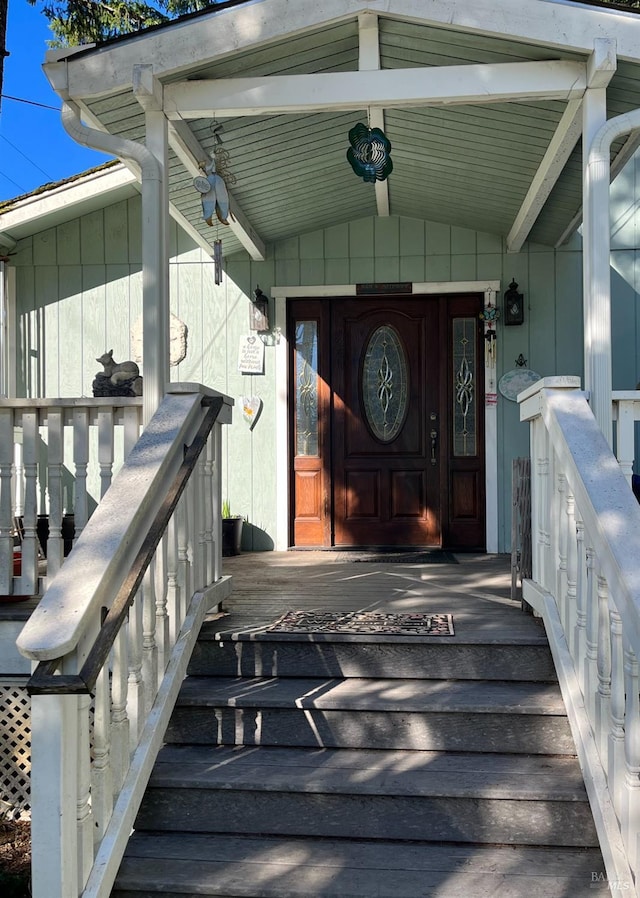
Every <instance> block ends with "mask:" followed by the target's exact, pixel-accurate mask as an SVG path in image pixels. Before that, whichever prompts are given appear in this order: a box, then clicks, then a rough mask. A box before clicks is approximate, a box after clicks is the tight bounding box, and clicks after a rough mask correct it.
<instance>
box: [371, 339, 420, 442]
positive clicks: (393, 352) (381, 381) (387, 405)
mask: <svg viewBox="0 0 640 898" xmlns="http://www.w3.org/2000/svg"><path fill="white" fill-rule="evenodd" d="M408 372H409V368H408V365H407V358H406V353H405V350H404V346H403V345H402V342H401V340H400V336H399V335H398V333H397V331H396V330H394V328H392V327H391V326H390V325H387V324H383V325H382V326H381V327H378V328H377V329H376V330H375V331H374V332H373V333H372V334H371V337H370V338H369V342H368V343H367V345H366V347H365V350H364V362H363V365H362V384H361V392H362V405H363V408H364V413H365V416H366V420H367V423H368V425H369V427H370V428H371V431H372V433H373V435H374V436H375V437H376V439H378V440H380V442H381V443H390V442H391V441H392V440H395V438H396V437H397V436H398V434H399V433H400V431H401V430H402V425H403V424H404V419H405V417H406V414H407V407H408V404H409V388H408V381H409V374H408Z"/></svg>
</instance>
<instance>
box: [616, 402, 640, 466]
mask: <svg viewBox="0 0 640 898" xmlns="http://www.w3.org/2000/svg"><path fill="white" fill-rule="evenodd" d="M612 399H613V403H612V417H613V423H614V428H615V431H614V432H615V444H616V457H617V459H618V462H619V463H620V467H621V468H622V473H623V474H624V476H625V477H626V478H627V481H628V483H631V475H632V474H633V466H634V463H635V458H636V422H637V421H640V390H624V391H615V392H614V393H613V394H612Z"/></svg>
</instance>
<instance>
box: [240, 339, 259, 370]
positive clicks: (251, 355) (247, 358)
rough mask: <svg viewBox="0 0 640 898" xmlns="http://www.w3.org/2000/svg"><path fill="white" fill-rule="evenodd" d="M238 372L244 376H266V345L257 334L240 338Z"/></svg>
mask: <svg viewBox="0 0 640 898" xmlns="http://www.w3.org/2000/svg"><path fill="white" fill-rule="evenodd" d="M238 371H240V372H241V373H242V374H264V343H263V342H262V340H261V339H260V337H257V336H256V335H255V334H251V336H248V337H247V336H244V337H240V346H239V349H238Z"/></svg>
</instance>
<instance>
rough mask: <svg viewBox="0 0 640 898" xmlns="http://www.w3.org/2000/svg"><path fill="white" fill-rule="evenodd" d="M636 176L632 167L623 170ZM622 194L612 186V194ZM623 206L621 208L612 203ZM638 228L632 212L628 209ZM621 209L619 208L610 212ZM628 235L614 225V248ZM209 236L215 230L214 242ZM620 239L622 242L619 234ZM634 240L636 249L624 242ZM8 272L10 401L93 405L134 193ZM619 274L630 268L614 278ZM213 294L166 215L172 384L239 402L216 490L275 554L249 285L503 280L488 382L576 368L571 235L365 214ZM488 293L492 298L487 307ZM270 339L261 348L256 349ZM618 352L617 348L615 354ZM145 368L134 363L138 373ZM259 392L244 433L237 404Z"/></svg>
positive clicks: (132, 229) (120, 345)
mask: <svg viewBox="0 0 640 898" xmlns="http://www.w3.org/2000/svg"><path fill="white" fill-rule="evenodd" d="M633 176H634V177H635V169H634V171H633ZM620 192H621V194H622V193H623V191H622V190H621V191H620ZM622 202H623V200H622V199H621V200H620V203H621V204H622ZM627 212H628V214H629V216H630V218H631V219H633V224H631V223H629V224H628V225H627V226H626V227H627V231H628V229H629V228H636V227H637V225H636V223H635V208H634V209H627ZM621 214H622V213H621ZM623 233H626V232H625V229H624V228H622V227H621V229H620V236H619V237H618V240H619V241H620V240H621V239H622V236H621V235H622V234H623ZM214 236H215V235H213V234H212V237H214ZM627 239H628V240H629V241H631V239H632V238H631V237H629V236H627ZM635 245H637V242H636V244H635ZM635 253H636V251H635V250H631V248H630V246H627V245H626V244H625V245H622V246H617V245H616V246H614V268H615V272H614V279H613V280H614V308H615V313H614V334H615V340H616V350H615V351H614V367H615V371H614V386H615V388H616V389H629V388H632V387H635V384H636V382H637V379H638V372H639V370H640V369H639V368H638V364H637V363H638V351H637V345H638V339H637V335H638V333H639V331H638V327H639V323H638V321H637V315H636V302H635V296H636V293H635V289H636V284H635V280H633V279H632V278H631V274H633V276H634V278H635V270H636V266H635V264H634V263H635ZM12 261H13V263H14V264H15V266H16V294H17V296H16V303H17V307H16V326H17V333H16V338H17V369H18V370H17V394H18V395H24V396H50V397H54V396H82V395H84V396H91V393H92V390H91V384H92V380H93V378H94V377H95V374H96V373H97V372H98V370H99V369H100V366H99V365H98V364H97V363H96V361H95V359H96V357H97V356H99V355H101V354H102V353H103V352H104V351H105V350H107V349H111V348H112V349H113V351H114V357H115V358H116V359H117V360H118V361H122V360H125V359H128V358H131V356H132V352H133V350H132V344H131V337H130V331H131V326H132V324H133V322H134V321H135V320H136V319H137V318H138V317H139V316H140V314H141V311H142V275H141V240H140V200H139V198H137V197H136V198H132V199H128V200H126V201H123V202H120V203H116V204H114V205H111V206H107V207H105V208H104V209H102V210H99V211H96V212H92V213H91V214H88V215H85V216H83V217H81V218H78V219H75V220H73V221H70V222H67V223H65V224H62V225H59V226H57V227H55V228H51V229H50V230H45V231H42V232H40V233H38V234H36V235H34V236H33V237H30V238H28V239H25V240H23V241H21V242H20V243H19V245H18V247H17V254H16V255H15V256H14V257H13V258H12ZM619 270H624V271H627V272H628V277H627V278H625V277H623V276H622V275H619V276H616V275H618V274H619ZM225 273H226V276H225V278H224V279H223V283H222V284H221V285H219V286H216V284H215V282H214V276H213V264H212V262H211V260H210V259H209V258H208V257H207V256H206V254H205V253H204V252H203V251H202V250H201V249H200V248H199V247H197V246H196V245H195V244H194V243H193V242H192V241H191V240H190V238H188V237H187V236H186V235H185V234H184V233H183V232H182V231H181V230H180V229H179V228H178V227H177V226H176V224H175V222H173V221H172V222H171V272H170V279H171V280H170V283H171V310H172V312H173V313H174V314H175V315H177V316H178V318H179V319H181V320H182V321H183V322H184V323H185V324H186V326H187V328H188V349H187V356H186V358H185V359H184V361H183V362H181V363H180V364H179V365H178V366H176V367H173V368H172V369H171V378H172V380H180V381H198V382H201V383H204V384H207V385H208V386H211V387H213V388H215V389H218V390H221V391H223V392H225V393H227V394H229V395H230V396H232V397H234V398H235V400H236V411H235V415H234V423H233V425H232V426H231V427H229V428H224V430H225V442H224V460H223V463H224V468H223V477H224V488H223V491H224V495H225V497H228V499H229V501H230V503H231V508H232V511H233V512H235V513H238V514H242V515H244V516H245V517H246V518H247V521H248V525H247V526H246V527H245V536H244V547H245V548H247V549H249V548H255V549H268V548H271V547H273V544H274V538H275V528H276V505H277V496H276V484H275V468H276V439H275V399H276V397H275V370H274V369H275V350H274V347H273V346H272V345H267V346H266V347H265V373H264V374H263V375H243V374H240V373H239V372H238V371H237V354H238V343H239V339H240V337H241V335H243V334H246V333H247V332H248V330H249V299H248V297H249V296H251V294H252V292H253V290H254V289H255V287H256V285H260V287H261V289H262V290H263V291H264V292H265V293H266V294H267V295H269V294H270V290H271V289H272V287H273V286H274V285H277V286H281V287H284V286H298V285H302V286H314V285H326V284H354V283H362V282H375V281H381V282H382V281H384V282H390V281H416V282H422V281H482V280H485V279H486V280H487V281H490V280H499V281H500V283H501V285H502V289H503V290H504V289H506V287H507V286H508V285H509V283H510V281H511V280H512V279H515V280H516V282H517V283H518V284H519V289H520V291H521V292H522V293H524V296H525V322H524V325H522V326H519V327H504V326H503V325H501V324H499V325H498V358H497V371H496V380H499V378H500V376H501V375H502V374H503V373H504V372H505V371H508V370H510V369H511V368H513V367H514V365H515V360H516V359H517V358H518V356H519V355H520V353H522V355H523V356H524V358H525V359H527V361H528V366H529V367H530V368H533V369H534V370H535V371H537V372H538V373H539V374H540V375H541V376H546V375H554V374H577V375H580V376H582V372H583V349H582V311H581V296H582V263H581V242H580V238H579V236H578V235H576V236H575V237H574V238H573V239H572V240H571V241H570V242H569V243H568V244H567V245H565V246H564V247H562V248H560V249H558V250H554V249H553V248H549V247H546V246H541V245H535V244H526V245H525V246H524V248H523V250H522V252H520V253H517V254H507V253H506V251H505V246H504V241H503V240H502V239H501V238H500V237H497V236H494V235H491V234H485V233H481V232H476V231H472V230H467V229H464V228H458V227H450V226H445V225H440V224H436V223H433V222H429V221H421V220H415V219H402V218H397V217H393V216H392V217H389V218H373V217H372V218H366V219H362V220H358V221H354V222H350V223H345V224H337V225H335V226H333V227H330V228H326V229H324V230H321V231H316V232H313V233H308V234H302V235H300V236H299V237H296V238H293V239H289V240H285V241H282V242H280V243H277V244H275V245H274V246H272V247H270V248H269V254H268V258H267V259H266V260H265V261H264V262H254V261H252V260H251V259H249V257H248V256H247V255H245V254H244V253H242V254H237V255H235V256H231V257H229V258H226V259H225ZM500 299H501V298H500ZM267 342H269V340H268V341H267ZM619 344H620V345H624V347H625V353H626V354H625V353H620V352H618V351H617V348H618V345H619ZM143 374H144V370H143ZM243 395H246V396H259V397H260V398H261V399H262V401H263V409H262V414H261V416H260V419H259V421H258V423H257V424H256V426H255V428H254V429H253V430H249V427H248V426H247V424H246V423H245V422H244V421H243V419H242V410H241V407H240V398H241V397H242V396H243ZM497 415H498V474H499V497H498V500H499V534H498V543H499V549H500V551H507V550H508V549H509V539H510V527H511V524H510V522H511V461H512V459H513V458H514V457H516V456H519V455H526V454H528V429H527V427H526V425H524V424H521V423H520V421H519V414H518V407H517V405H516V404H515V403H513V402H509V401H507V400H506V399H504V398H503V397H502V396H499V398H498V408H497Z"/></svg>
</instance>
